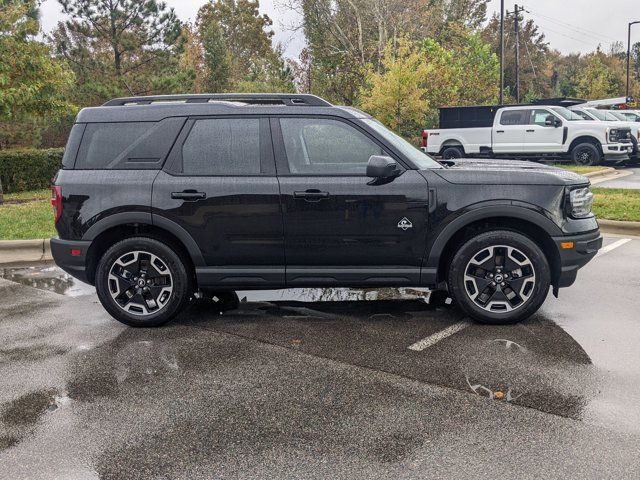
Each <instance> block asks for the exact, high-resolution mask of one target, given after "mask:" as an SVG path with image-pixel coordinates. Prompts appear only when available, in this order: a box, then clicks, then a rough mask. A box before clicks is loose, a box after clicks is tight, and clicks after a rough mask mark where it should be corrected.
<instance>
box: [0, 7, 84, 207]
mask: <svg viewBox="0 0 640 480" xmlns="http://www.w3.org/2000/svg"><path fill="white" fill-rule="evenodd" d="M36 7H37V3H36V2H35V1H30V2H29V1H24V0H20V1H10V0H3V1H2V3H0V85H2V89H1V90H0V127H1V130H2V131H3V132H4V134H5V135H6V132H7V130H10V127H11V126H12V125H20V124H21V122H30V123H33V121H34V119H42V118H56V117H59V116H61V115H64V114H66V113H68V112H69V111H70V110H73V106H72V105H70V104H69V103H67V102H65V101H64V100H63V92H64V90H65V89H68V88H69V87H70V86H71V83H72V81H73V74H72V73H71V72H70V71H69V69H68V68H66V65H64V64H63V63H61V62H59V61H56V60H54V59H52V58H51V55H50V51H49V48H48V47H47V46H46V45H44V44H43V43H41V42H38V41H36V40H34V37H35V35H36V34H37V33H38V30H39V25H38V21H37V14H34V12H36V11H37V8H36ZM34 17H35V18H34ZM23 126H24V124H23ZM3 140H4V142H7V140H8V139H7V138H4V139H3ZM0 146H1V145H0ZM0 203H2V185H1V184H0Z"/></svg>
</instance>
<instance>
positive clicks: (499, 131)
mask: <svg viewBox="0 0 640 480" xmlns="http://www.w3.org/2000/svg"><path fill="white" fill-rule="evenodd" d="M496 133H504V130H496Z"/></svg>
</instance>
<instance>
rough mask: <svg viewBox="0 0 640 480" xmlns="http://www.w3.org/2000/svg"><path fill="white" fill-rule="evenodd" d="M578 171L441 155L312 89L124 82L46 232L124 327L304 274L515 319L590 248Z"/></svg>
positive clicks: (84, 116) (59, 257)
mask: <svg viewBox="0 0 640 480" xmlns="http://www.w3.org/2000/svg"><path fill="white" fill-rule="evenodd" d="M588 186H589V182H588V180H587V179H586V178H584V177H582V176H580V175H575V174H573V173H569V172H566V171H563V170H559V169H556V168H552V167H546V166H542V165H539V164H535V163H526V162H513V161H504V160H502V161H495V160H469V159H466V160H462V161H447V162H442V163H438V162H436V161H435V160H433V159H432V158H431V157H429V156H428V155H426V154H424V153H422V152H421V151H420V150H418V149H417V148H414V147H413V146H411V145H410V144H409V143H407V142H406V141H405V140H403V139H402V138H401V137H399V136H398V135H396V134H394V133H393V132H391V131H390V130H388V129H387V128H385V127H384V126H383V125H382V124H381V123H380V122H378V121H377V120H375V119H374V118H372V117H371V116H369V115H367V114H365V113H363V112H361V111H359V110H356V109H354V108H349V107H339V106H334V105H331V104H330V103H328V102H327V101H325V100H323V99H321V98H318V97H316V96H313V95H285V94H251V95H248V94H247V95H245V94H216V95H178V96H160V97H133V98H123V99H117V100H112V101H110V102H108V103H106V104H105V105H103V106H101V107H96V108H87V109H84V110H82V111H81V112H80V114H79V115H78V118H77V120H76V123H75V125H74V127H73V130H72V131H71V135H70V138H69V142H68V144H67V149H66V152H65V155H64V160H63V168H62V169H61V170H60V172H59V173H58V174H57V176H56V179H55V181H54V187H53V199H52V203H53V205H54V207H55V212H56V228H57V231H58V234H59V238H54V239H52V240H51V248H52V251H53V256H54V258H55V260H56V262H57V264H58V265H59V266H60V267H62V268H63V269H64V270H66V271H67V272H68V273H70V274H71V275H73V276H75V277H77V278H79V279H80V280H82V281H84V282H88V283H90V284H92V285H95V286H96V290H97V292H98V297H99V298H100V301H101V302H102V304H103V305H104V307H105V308H106V309H107V311H108V312H109V313H110V314H111V315H112V316H113V317H115V318H116V319H118V320H120V321H122V322H124V323H126V324H128V325H132V326H156V325H160V324H163V323H165V322H167V321H168V320H170V319H171V318H172V317H174V316H175V315H176V314H178V313H179V312H180V311H181V310H182V309H183V307H184V306H185V305H186V304H187V302H188V301H189V300H190V299H192V298H194V297H199V296H201V295H202V293H203V292H204V295H205V296H207V297H210V296H211V295H218V298H224V297H225V295H226V296H227V297H231V296H232V295H234V294H233V292H234V291H235V290H237V289H243V290H250V289H276V288H284V287H303V286H304V287H311V286H312V287H328V286H331V287H335V286H350V287H374V286H394V287H401V286H428V287H431V288H432V289H434V290H435V293H434V294H433V298H434V299H440V300H442V299H443V298H445V297H446V296H450V297H452V298H453V299H454V300H455V301H456V302H457V304H458V305H459V306H460V307H461V308H462V309H463V310H464V311H465V312H466V313H467V314H468V315H469V316H471V317H473V318H475V319H477V320H480V321H482V322H486V323H512V322H516V321H518V320H521V319H524V318H526V317H528V316H529V315H531V314H532V313H534V312H535V311H536V310H537V309H538V308H539V307H540V305H541V304H542V302H544V300H545V297H546V296H547V293H548V291H549V287H550V286H553V290H554V293H555V294H556V295H557V291H558V289H559V288H560V287H567V286H569V285H571V284H572V283H573V282H574V280H575V278H576V273H577V271H578V269H579V268H580V267H582V266H583V265H585V264H586V263H587V262H588V261H589V260H590V259H591V258H593V256H594V255H595V254H596V252H597V251H598V249H599V248H600V247H601V245H602V238H601V236H600V234H599V230H598V223H597V222H596V219H595V217H594V216H593V214H592V213H591V202H592V195H591V193H590V192H589V189H588Z"/></svg>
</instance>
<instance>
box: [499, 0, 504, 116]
mask: <svg viewBox="0 0 640 480" xmlns="http://www.w3.org/2000/svg"><path fill="white" fill-rule="evenodd" d="M503 92H504V0H500V105H502V104H503V103H504V98H503Z"/></svg>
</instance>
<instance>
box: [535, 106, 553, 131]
mask: <svg viewBox="0 0 640 480" xmlns="http://www.w3.org/2000/svg"><path fill="white" fill-rule="evenodd" d="M548 117H551V120H552V121H553V120H555V119H556V117H555V115H553V114H552V113H550V112H549V111H548V110H541V109H535V110H531V123H532V124H534V125H540V126H541V127H548V126H550V125H547V124H546V122H547V118H548ZM551 126H552V125H551Z"/></svg>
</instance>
